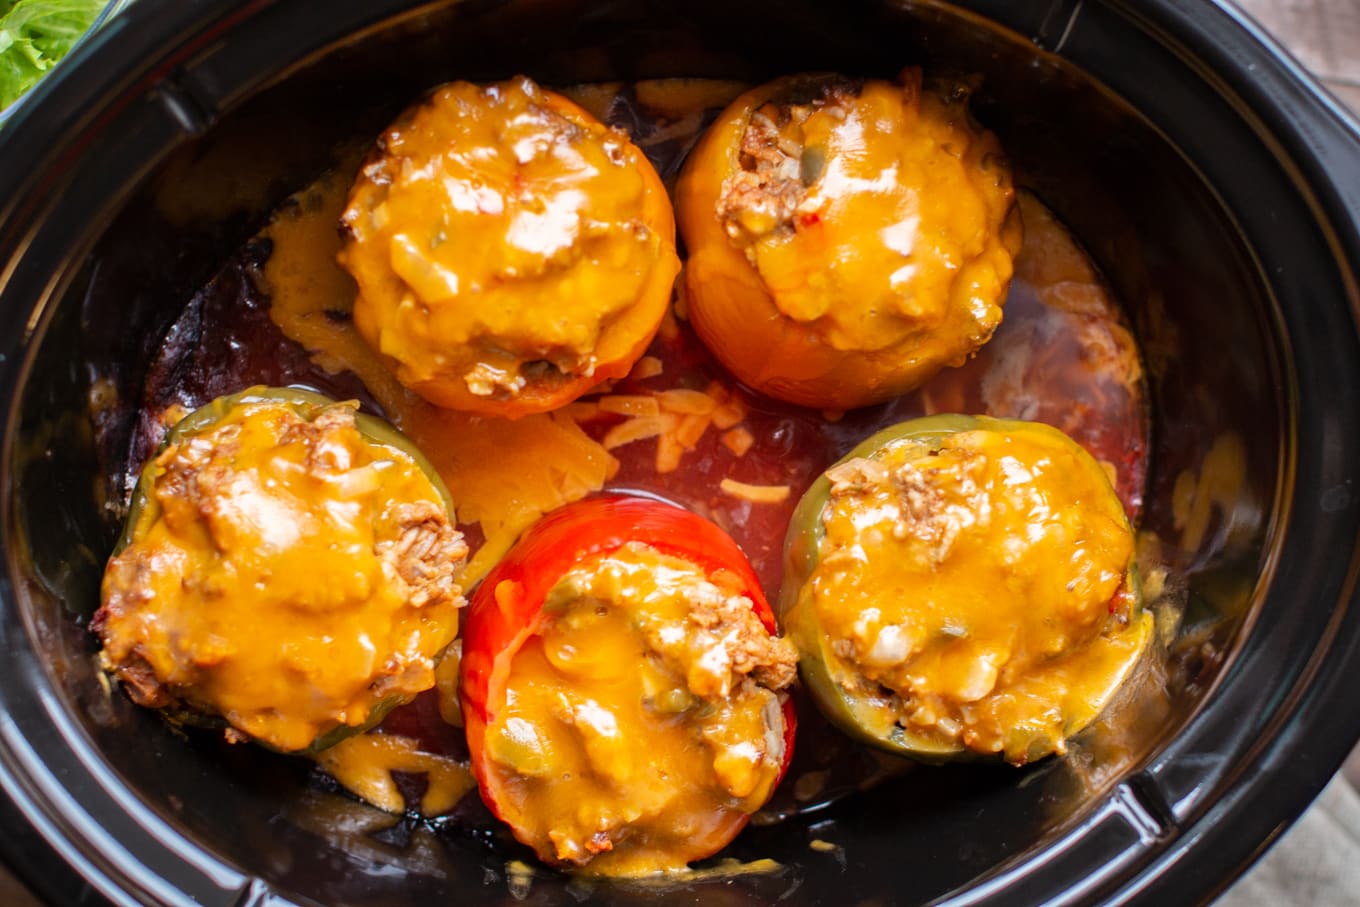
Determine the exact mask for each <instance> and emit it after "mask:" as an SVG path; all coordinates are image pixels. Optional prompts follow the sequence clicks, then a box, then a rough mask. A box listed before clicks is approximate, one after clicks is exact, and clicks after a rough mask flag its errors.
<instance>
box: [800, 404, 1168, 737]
mask: <svg viewBox="0 0 1360 907" xmlns="http://www.w3.org/2000/svg"><path fill="white" fill-rule="evenodd" d="M1133 552H1134V539H1133V533H1132V530H1131V529H1130V526H1129V523H1128V520H1127V518H1126V516H1125V514H1124V510H1123V507H1122V505H1121V504H1120V502H1119V499H1118V497H1117V496H1116V495H1115V493H1114V490H1113V489H1112V487H1111V486H1110V482H1109V479H1108V477H1107V476H1106V474H1105V471H1104V469H1102V467H1101V466H1100V464H1098V463H1097V462H1096V461H1095V460H1094V459H1093V458H1092V457H1091V456H1090V455H1089V454H1087V453H1086V452H1085V451H1084V450H1083V449H1082V448H1081V447H1080V446H1079V445H1077V444H1076V443H1075V442H1074V441H1072V440H1071V439H1070V438H1068V437H1067V436H1066V435H1064V434H1062V433H1061V432H1059V431H1058V430H1057V429H1054V428H1050V427H1049V426H1046V425H1041V424H1039V423H1033V422H1020V421H1013V420H1001V419H992V418H988V417H985V416H977V417H970V416H953V415H944V416H929V417H925V418H921V419H915V420H912V421H910V422H905V423H902V424H901V425H898V426H895V427H893V428H890V429H887V430H885V431H883V432H880V433H879V434H877V435H874V436H873V437H871V438H869V439H868V440H867V441H865V442H864V443H863V444H862V445H860V446H859V447H858V448H856V449H855V450H854V451H852V452H851V454H850V455H848V456H847V457H846V458H845V459H843V460H841V461H840V462H839V463H837V464H836V465H835V466H833V467H832V468H831V469H829V470H827V471H826V472H825V473H824V474H823V475H822V477H821V478H819V479H818V480H817V481H816V482H815V483H814V484H813V486H812V487H811V488H810V489H809V490H808V492H807V494H806V496H805V497H804V498H803V500H802V501H801V502H800V504H799V508H798V510H797V512H796V513H795V515H794V519H793V521H792V523H791V524H790V529H789V536H788V541H787V547H786V560H785V564H786V576H785V582H784V585H783V587H782V589H781V593H780V611H781V614H782V616H783V619H784V621H785V624H786V626H787V627H788V630H789V635H790V636H791V637H792V638H793V640H794V641H795V643H796V644H797V645H798V648H799V652H800V656H801V660H800V668H801V671H802V675H803V678H804V680H805V682H806V684H807V686H808V688H809V690H810V692H811V693H812V695H813V697H814V699H815V700H816V702H817V704H818V706H819V707H820V708H821V709H822V710H823V712H824V713H825V714H826V715H827V716H828V717H829V718H830V719H831V720H832V721H833V722H835V723H836V724H837V725H838V726H840V727H841V728H843V729H844V730H846V731H847V732H849V733H851V734H852V735H854V736H857V737H859V738H861V739H863V740H866V741H868V742H870V743H872V744H875V745H877V746H879V747H881V748H883V749H886V750H889V751H891V752H896V753H898V754H901V755H908V756H913V757H916V758H920V759H924V760H927V761H942V760H947V759H952V758H957V757H960V756H964V755H968V754H972V755H982V756H992V755H1000V756H1002V757H1004V758H1005V759H1006V760H1007V761H1009V762H1012V763H1015V764H1024V763H1026V762H1030V761H1033V760H1035V759H1039V758H1042V757H1043V756H1046V755H1049V754H1051V753H1063V752H1065V750H1066V743H1065V741H1066V739H1067V738H1068V737H1070V736H1071V735H1073V734H1075V733H1076V732H1078V731H1080V730H1081V729H1082V728H1084V727H1085V726H1086V725H1088V724H1089V723H1090V722H1091V721H1092V720H1094V719H1095V718H1096V717H1097V716H1098V715H1099V714H1100V713H1101V712H1102V711H1103V710H1104V709H1105V707H1106V706H1107V705H1108V704H1109V703H1110V702H1111V701H1112V700H1113V699H1114V697H1115V695H1116V693H1117V692H1118V690H1119V689H1120V687H1121V685H1122V684H1123V682H1124V681H1125V680H1126V679H1127V678H1128V677H1129V675H1130V674H1131V672H1132V671H1133V670H1134V667H1135V665H1136V664H1137V662H1138V661H1139V659H1140V657H1141V656H1142V653H1143V652H1144V650H1145V649H1146V648H1147V644H1148V641H1149V639H1150V637H1151V629H1152V615H1151V613H1149V612H1146V611H1144V610H1143V609H1142V608H1141V607H1140V604H1139V600H1138V589H1137V584H1136V575H1135V571H1134V570H1133V567H1132V558H1133Z"/></svg>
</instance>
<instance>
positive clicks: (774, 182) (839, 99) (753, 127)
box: [718, 76, 860, 264]
mask: <svg viewBox="0 0 1360 907" xmlns="http://www.w3.org/2000/svg"><path fill="white" fill-rule="evenodd" d="M859 90H860V83H857V82H854V81H851V80H849V79H844V78H840V77H835V76H827V77H814V78H813V79H810V80H808V81H806V82H800V83H798V84H796V85H794V86H793V87H792V88H791V89H790V91H788V92H784V93H782V94H781V96H780V97H778V98H774V99H772V100H770V101H767V102H766V103H764V104H762V105H761V106H760V107H758V108H757V109H756V110H755V111H754V112H753V113H752V114H751V120H750V123H749V124H748V125H747V127H746V131H745V132H744V133H743V134H742V137H741V147H740V150H739V157H738V163H739V164H740V167H739V169H738V170H737V171H736V173H734V174H733V175H732V177H731V178H730V179H728V180H727V182H726V183H725V184H724V185H723V194H722V196H721V198H720V199H719V201H718V218H719V219H720V220H721V221H722V223H723V228H724V229H725V230H726V231H727V235H728V236H729V237H730V238H731V239H732V241H733V242H734V243H736V244H737V245H739V246H742V247H745V248H746V249H747V256H748V257H749V258H751V260H752V263H753V264H754V263H755V262H754V255H755V252H754V250H752V249H751V248H750V246H751V245H752V244H753V243H754V242H755V241H756V240H758V239H760V238H762V237H765V236H769V235H771V234H779V233H784V234H787V233H791V232H793V230H794V228H795V224H796V223H797V220H798V218H799V217H800V216H804V215H807V214H808V212H806V211H803V210H802V207H801V206H802V204H803V202H804V200H805V199H806V198H807V195H808V188H809V187H810V186H812V185H813V184H814V183H816V182H817V180H818V179H820V178H821V175H822V171H823V169H824V167H825V164H826V150H825V149H824V148H820V147H817V146H808V145H806V143H805V140H804V135H803V124H804V123H806V122H807V121H808V118H809V117H811V116H812V115H813V114H814V113H816V112H818V111H823V110H824V111H826V112H828V113H829V114H831V115H832V116H836V115H837V112H838V111H840V112H841V116H843V115H844V114H843V111H844V110H845V109H846V107H847V105H848V104H849V103H850V102H851V101H852V100H853V99H854V98H855V97H856V96H857V95H858V94H859Z"/></svg>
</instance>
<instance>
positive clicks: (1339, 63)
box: [1236, 0, 1360, 114]
mask: <svg viewBox="0 0 1360 907" xmlns="http://www.w3.org/2000/svg"><path fill="white" fill-rule="evenodd" d="M1236 3H1237V5H1238V6H1240V7H1241V8H1242V9H1244V10H1246V11H1247V13H1248V14H1249V15H1251V16H1252V17H1253V18H1255V19H1256V21H1257V22H1260V23H1261V25H1263V26H1265V29H1266V31H1268V32H1270V33H1271V34H1272V35H1274V36H1275V38H1276V39H1277V40H1278V41H1280V43H1282V44H1284V45H1285V47H1287V48H1288V49H1289V51H1290V52H1291V53H1292V54H1294V56H1295V57H1297V58H1298V60H1299V62H1300V63H1302V64H1303V65H1304V66H1306V67H1307V68H1308V69H1310V70H1312V72H1313V73H1314V74H1315V75H1317V76H1320V77H1321V78H1322V81H1323V82H1324V83H1325V84H1326V86H1327V88H1328V89H1330V90H1331V92H1332V93H1333V94H1335V95H1336V96H1337V98H1339V99H1340V100H1342V101H1344V102H1345V103H1346V104H1349V105H1350V108H1351V109H1352V110H1354V111H1356V112H1357V113H1358V114H1360V0H1236Z"/></svg>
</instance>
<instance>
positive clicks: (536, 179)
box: [340, 77, 680, 418]
mask: <svg viewBox="0 0 1360 907" xmlns="http://www.w3.org/2000/svg"><path fill="white" fill-rule="evenodd" d="M343 226H344V228H345V237H346V238H345V244H344V246H343V248H342V249H341V252H340V263H341V264H342V265H343V266H344V267H345V268H346V269H347V270H348V271H349V272H350V273H351V274H352V275H353V276H354V279H355V281H356V282H357V284H358V296H357V297H356V300H355V306H354V323H355V326H356V327H357V328H358V329H359V333H360V334H361V335H362V336H363V337H364V339H365V340H366V341H367V342H368V344H369V345H370V346H371V347H373V349H374V350H376V351H377V352H378V353H379V354H380V355H381V357H382V358H383V360H384V362H386V363H387V365H388V367H389V368H391V369H392V371H393V372H394V373H395V374H396V376H397V378H398V380H400V381H401V383H402V384H404V385H406V386H407V387H408V388H410V389H411V390H413V391H415V392H416V393H418V394H420V395H421V396H422V397H425V398H426V399H427V400H429V401H430V402H431V403H434V404H436V405H438V406H443V407H448V408H450V409H459V410H466V411H470V412H476V413H482V414H486V415H496V416H508V417H512V418H513V417H516V416H522V415H525V414H528V413H534V412H544V411H547V410H550V409H553V408H555V407H558V406H561V405H562V404H564V403H568V402H570V401H572V400H574V399H575V398H576V397H579V396H580V395H581V394H583V393H585V392H586V391H587V390H589V389H590V388H592V387H594V386H595V385H596V384H599V383H600V382H601V381H604V380H606V379H609V378H618V377H622V376H623V375H625V374H627V372H628V370H629V368H631V367H632V365H633V363H634V362H636V361H637V359H638V358H639V357H640V356H641V355H642V353H643V351H644V350H645V349H646V347H647V344H648V343H649V342H650V341H651V339H652V335H653V334H655V333H656V329H657V327H658V326H659V325H660V323H661V318H662V315H664V314H665V311H666V306H667V305H668V304H669V302H670V295H671V284H672V282H673V280H674V278H675V274H676V272H677V271H678V270H679V266H680V265H679V259H678V258H677V256H676V252H675V220H674V215H673V214H672V212H671V207H670V200H669V198H668V197H667V195H666V189H665V187H664V186H663V185H662V184H661V179H660V178H659V177H658V176H657V174H656V171H655V170H654V169H653V168H652V165H651V164H650V163H649V162H648V161H647V158H646V157H645V156H644V155H643V153H642V152H641V151H640V150H638V148H637V147H636V146H635V145H633V143H632V142H630V141H629V140H628V137H627V136H626V135H625V134H623V133H622V132H620V131H619V130H615V129H610V128H608V127H606V126H605V125H604V124H602V123H600V122H599V121H598V120H596V119H595V118H594V117H592V116H591V115H590V114H589V113H587V112H586V111H584V110H583V109H581V108H580V107H578V106H577V105H575V104H573V103H572V102H571V101H569V100H567V99H566V98H564V97H562V96H561V95H559V94H555V93H553V92H551V91H547V90H545V89H542V88H540V87H539V86H537V85H535V84H534V83H533V82H531V81H530V80H528V79H526V78H522V77H521V78H517V79H512V80H510V81H507V82H500V83H496V84H492V85H486V86H480V85H473V84H470V83H467V82H455V83H452V84H449V85H445V86H443V87H441V88H439V89H436V90H435V91H434V92H433V93H432V94H431V95H430V97H429V98H428V99H427V100H425V101H424V102H423V103H421V104H419V105H417V106H415V107H413V108H412V109H411V110H408V111H407V112H406V113H405V114H403V115H402V116H401V117H400V118H399V119H398V120H397V121H396V122H395V123H394V124H393V125H392V126H391V127H389V128H388V130H387V132H386V133H384V134H383V136H382V137H381V138H380V139H379V141H378V146H377V148H376V149H375V151H374V152H373V154H372V155H371V156H370V158H369V160H368V161H367V162H366V164H365V165H364V167H363V169H362V171H361V172H360V174H359V178H358V179H357V180H356V181H355V184H354V187H353V189H352V190H351V193H350V199H349V206H348V208H347V209H346V211H345V213H344V216H343Z"/></svg>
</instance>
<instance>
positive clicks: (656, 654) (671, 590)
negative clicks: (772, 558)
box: [485, 544, 796, 876]
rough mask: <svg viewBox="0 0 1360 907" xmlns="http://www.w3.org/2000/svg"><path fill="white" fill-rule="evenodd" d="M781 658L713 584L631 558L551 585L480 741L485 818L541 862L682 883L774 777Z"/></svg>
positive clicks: (693, 573) (747, 607) (662, 562)
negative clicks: (688, 867) (670, 875)
mask: <svg viewBox="0 0 1360 907" xmlns="http://www.w3.org/2000/svg"><path fill="white" fill-rule="evenodd" d="M795 658H796V656H795V654H794V652H793V649H792V646H790V645H789V644H788V643H787V642H785V641H784V640H781V639H777V638H772V637H770V635H769V634H768V632H767V631H766V630H765V628H764V627H763V626H762V625H761V623H760V621H759V619H758V618H757V617H756V616H755V614H754V612H753V611H752V610H751V603H750V600H749V599H746V598H745V597H743V596H741V595H740V593H739V591H738V590H737V588H736V585H735V580H734V579H733V578H732V577H731V576H730V575H727V574H724V573H722V572H719V573H716V574H714V575H705V574H704V573H703V572H702V571H701V570H700V569H699V568H697V567H695V566H694V565H693V564H690V563H689V562H687V561H684V560H680V559H677V558H674V557H671V556H668V555H664V554H660V553H658V552H656V551H654V550H653V549H651V548H649V547H647V546H644V545H639V544H631V545H628V546H625V547H624V548H622V549H620V550H619V551H617V552H615V553H613V554H610V555H607V556H605V557H602V558H597V559H595V560H594V561H593V562H587V563H586V564H583V565H582V566H581V567H579V568H577V569H575V570H573V571H571V572H570V573H568V574H567V575H566V576H564V577H563V578H562V580H561V581H560V582H559V583H558V584H557V585H556V587H555V588H554V589H553V590H552V592H551V593H550V594H549V596H548V598H547V601H546V602H545V604H544V620H543V622H542V624H541V626H540V627H539V629H538V632H537V634H536V635H534V636H532V637H531V638H530V639H529V640H528V641H527V642H526V643H525V645H524V647H523V648H522V649H520V650H519V651H518V652H517V653H516V654H515V655H514V660H513V663H512V665H511V669H510V675H509V679H508V681H507V688H506V696H505V702H504V704H503V705H502V706H501V707H500V708H499V710H498V712H497V713H496V715H495V717H494V720H493V721H492V723H491V724H490V725H489V726H488V728H487V732H486V743H485V745H486V747H487V753H488V756H489V763H490V766H491V771H492V772H493V773H494V774H495V775H496V779H495V780H496V789H497V790H498V791H499V793H498V795H497V809H498V811H499V812H500V813H501V814H502V818H504V819H506V821H508V822H509V824H510V825H511V827H512V828H514V829H515V830H516V834H517V836H519V837H520V839H521V840H522V841H524V842H525V843H527V844H529V845H530V846H532V847H533V848H534V849H535V850H536V851H538V853H539V855H540V856H542V857H543V858H544V859H547V860H550V861H553V862H560V863H571V864H576V865H578V866H584V867H585V869H586V871H587V872H590V873H592V874H601V875H615V876H617V875H643V874H649V873H654V872H659V871H676V870H680V869H683V868H684V866H685V864H686V863H688V862H689V861H690V860H692V859H697V858H698V857H700V856H706V855H708V854H710V853H712V852H714V851H715V850H717V849H718V848H720V847H721V846H722V845H723V844H725V843H726V842H727V841H728V840H729V839H730V838H731V837H732V836H733V835H735V834H736V832H737V831H738V830H739V829H740V828H741V826H742V825H743V824H744V823H745V822H746V819H747V817H748V816H749V814H750V813H752V812H754V811H755V810H756V809H758V808H759V807H760V806H761V805H763V804H764V803H765V801H766V800H767V799H768V798H769V796H770V793H771V791H772V789H773V787H774V785H775V783H776V782H777V781H778V779H779V777H780V775H781V773H782V765H783V761H784V755H785V753H784V748H785V740H784V730H785V729H784V719H783V714H782V703H781V699H780V696H779V694H777V693H776V692H775V691H776V690H777V689H779V688H781V687H783V686H786V685H787V684H788V683H790V682H791V681H792V678H793V665H794V661H795Z"/></svg>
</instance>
